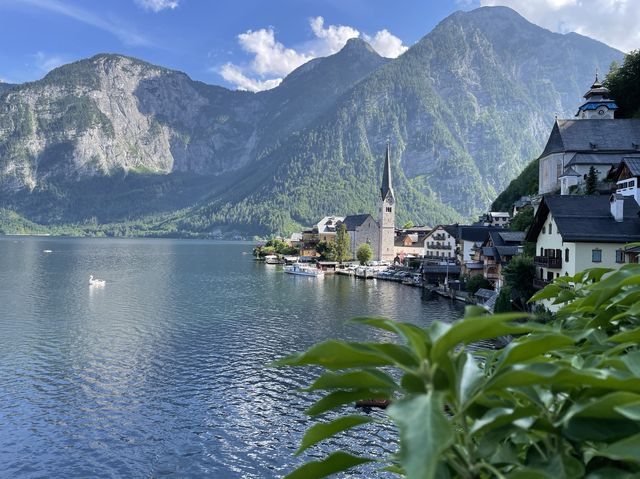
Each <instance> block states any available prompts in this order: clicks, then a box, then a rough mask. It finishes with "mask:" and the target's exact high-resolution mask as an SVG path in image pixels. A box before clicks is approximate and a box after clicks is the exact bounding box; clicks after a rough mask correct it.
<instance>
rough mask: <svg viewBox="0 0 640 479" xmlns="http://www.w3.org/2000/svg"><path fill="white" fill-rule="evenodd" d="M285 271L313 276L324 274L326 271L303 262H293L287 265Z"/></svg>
mask: <svg viewBox="0 0 640 479" xmlns="http://www.w3.org/2000/svg"><path fill="white" fill-rule="evenodd" d="M284 272H285V273H289V274H297V275H300V276H312V277H314V278H318V277H321V276H324V271H322V270H321V269H318V268H312V267H311V266H308V265H305V264H301V263H293V264H289V265H287V266H285V267H284Z"/></svg>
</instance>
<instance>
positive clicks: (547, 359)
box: [275, 264, 640, 479]
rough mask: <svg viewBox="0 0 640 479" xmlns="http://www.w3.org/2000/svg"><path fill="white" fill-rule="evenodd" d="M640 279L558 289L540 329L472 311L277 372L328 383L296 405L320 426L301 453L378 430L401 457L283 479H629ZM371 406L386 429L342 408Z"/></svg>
mask: <svg viewBox="0 0 640 479" xmlns="http://www.w3.org/2000/svg"><path fill="white" fill-rule="evenodd" d="M638 277H640V265H638V264H627V265H624V266H623V267H621V268H620V269H619V270H618V271H612V270H606V269H601V268H596V269H592V270H587V271H584V272H580V273H578V274H577V275H575V276H572V277H566V278H559V279H558V280H556V282H555V283H553V284H551V285H549V286H547V287H546V288H545V289H543V290H542V291H540V292H538V293H537V294H536V295H535V296H534V298H532V300H536V301H542V300H546V301H550V302H555V303H556V304H562V305H563V306H561V307H560V310H559V311H558V314H557V315H556V316H551V317H548V318H547V320H548V321H549V323H548V324H545V323H543V322H542V321H537V319H538V318H535V317H532V316H531V315H528V314H524V313H504V314H496V315H488V314H486V311H484V309H482V308H479V307H477V306H468V307H467V309H466V312H465V317H464V319H462V320H461V321H457V322H455V323H454V324H446V323H441V322H438V321H435V322H434V323H432V324H431V326H429V327H427V328H419V327H417V326H416V325H414V324H410V323H402V322H397V321H392V320H385V319H380V318H358V319H355V320H352V322H353V323H356V324H359V325H363V326H368V327H371V328H376V329H379V330H382V331H383V334H384V336H385V338H388V336H389V334H390V333H391V334H394V335H395V336H396V338H397V339H396V340H395V341H387V342H384V343H372V342H347V341H335V340H333V341H326V342H323V343H320V344H317V345H315V346H312V347H311V348H310V349H309V350H308V351H306V352H304V353H297V354H293V355H291V356H289V357H286V358H284V359H282V360H280V361H277V362H276V363H275V365H276V366H305V367H308V366H319V367H321V368H324V369H325V370H326V371H324V372H321V373H320V374H321V375H320V376H319V377H318V378H317V379H316V380H315V381H313V383H312V384H311V385H310V386H309V387H308V388H307V389H305V391H308V392H309V393H310V394H313V396H314V399H316V402H315V403H314V404H313V405H312V406H311V407H310V408H309V409H308V410H307V413H308V414H309V415H311V416H313V417H314V418H316V420H317V418H318V417H320V415H324V416H323V417H325V418H326V417H327V416H329V417H330V420H329V421H328V422H322V423H320V422H318V423H316V424H314V425H313V426H311V427H310V428H309V429H308V430H307V432H306V434H305V435H304V437H303V439H302V441H301V446H300V448H299V450H298V452H297V453H301V452H303V451H305V450H307V449H308V448H310V447H313V446H315V445H316V444H318V443H320V442H322V441H325V440H326V439H331V438H332V437H333V436H335V435H336V434H338V433H341V432H344V431H347V430H350V429H353V428H356V427H359V426H362V425H365V424H368V426H367V431H366V433H363V434H372V428H375V427H376V424H377V423H379V422H385V423H387V424H393V425H395V427H396V428H397V429H396V430H397V441H398V444H399V451H398V452H394V453H393V454H391V455H389V456H387V457H380V455H379V452H378V451H371V452H370V453H369V454H367V451H366V450H363V451H358V452H357V453H347V452H344V451H337V452H334V453H332V454H330V455H328V456H327V457H325V458H323V459H320V460H315V461H312V462H309V463H307V464H304V465H302V466H301V467H299V468H298V469H297V470H296V471H294V472H293V473H292V474H291V475H290V476H288V477H291V478H294V477H325V476H327V475H330V474H336V473H339V472H342V471H346V470H348V469H352V468H354V467H358V466H359V465H361V464H364V463H372V464H374V465H375V464H378V467H379V469H380V470H386V471H391V472H394V473H396V474H398V475H400V476H406V477H408V478H420V479H435V478H441V477H450V478H463V479H472V478H493V477H522V478H525V477H527V478H528V477H540V478H548V477H553V478H557V479H569V478H577V477H591V478H596V477H629V478H631V477H638V474H639V473H640V459H639V457H638V450H639V448H640V437H639V432H640V415H638V404H640V371H639V369H638V368H637V367H636V366H637V364H638V357H640V343H639V342H638V341H637V338H638V337H640V316H639V314H638V308H633V307H631V306H630V304H632V302H630V299H629V298H637V297H638V296H640V284H639V283H638V282H637V281H633V278H638ZM594 304H598V306H597V307H594ZM527 319H529V320H532V319H535V320H536V321H526V320H527ZM504 335H512V336H513V337H514V339H513V340H512V341H511V343H510V344H509V345H507V346H506V347H504V348H502V349H499V350H494V349H492V348H491V347H488V346H483V345H484V344H486V343H487V341H488V340H491V339H495V338H499V337H502V336H504ZM468 345H473V346H472V347H469V346H468ZM480 358H481V359H480ZM318 394H321V397H320V398H318ZM370 398H379V399H380V400H382V399H386V400H388V401H390V403H391V404H390V406H389V407H388V408H387V409H386V417H385V416H377V415H376V417H375V418H372V417H370V416H368V415H364V414H353V413H351V411H352V410H353V408H352V407H348V408H347V406H350V405H351V404H353V402H354V401H357V400H359V399H370ZM347 410H348V411H349V412H347ZM327 413H330V414H327ZM352 434H357V432H352ZM314 456H315V457H317V454H314Z"/></svg>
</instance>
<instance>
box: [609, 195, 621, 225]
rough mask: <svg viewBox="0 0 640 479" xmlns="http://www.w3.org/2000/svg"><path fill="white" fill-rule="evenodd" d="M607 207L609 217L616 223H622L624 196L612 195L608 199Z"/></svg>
mask: <svg viewBox="0 0 640 479" xmlns="http://www.w3.org/2000/svg"><path fill="white" fill-rule="evenodd" d="M609 205H610V206H611V216H613V219H614V220H616V221H617V222H618V223H621V222H622V218H623V217H624V196H622V195H620V194H617V193H614V194H612V195H611V197H610V198H609Z"/></svg>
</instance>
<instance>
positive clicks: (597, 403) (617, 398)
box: [562, 391, 640, 422]
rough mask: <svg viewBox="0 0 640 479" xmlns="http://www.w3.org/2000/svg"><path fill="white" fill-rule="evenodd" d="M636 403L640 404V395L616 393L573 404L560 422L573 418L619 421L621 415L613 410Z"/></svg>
mask: <svg viewBox="0 0 640 479" xmlns="http://www.w3.org/2000/svg"><path fill="white" fill-rule="evenodd" d="M636 402H640V394H634V393H629V392H624V391H616V392H612V393H608V394H604V395H602V396H598V397H595V398H588V399H585V400H583V401H581V402H576V403H574V404H573V405H572V406H571V407H570V408H569V410H568V411H567V413H566V414H565V415H564V417H563V419H562V420H563V421H564V422H566V421H568V420H570V419H571V418H573V417H574V416H575V417H592V418H600V419H621V414H620V413H619V412H617V411H616V410H615V408H616V407H618V406H624V405H626V404H629V403H636Z"/></svg>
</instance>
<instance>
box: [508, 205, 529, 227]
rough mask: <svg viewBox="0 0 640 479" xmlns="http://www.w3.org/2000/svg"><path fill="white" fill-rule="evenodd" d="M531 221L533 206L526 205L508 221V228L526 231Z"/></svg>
mask: <svg viewBox="0 0 640 479" xmlns="http://www.w3.org/2000/svg"><path fill="white" fill-rule="evenodd" d="M531 223H533V207H532V206H527V207H525V208H523V209H521V210H520V211H518V214H516V215H515V216H514V217H513V219H512V220H511V222H510V223H509V229H510V230H512V231H525V232H526V231H527V230H528V229H529V226H531Z"/></svg>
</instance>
